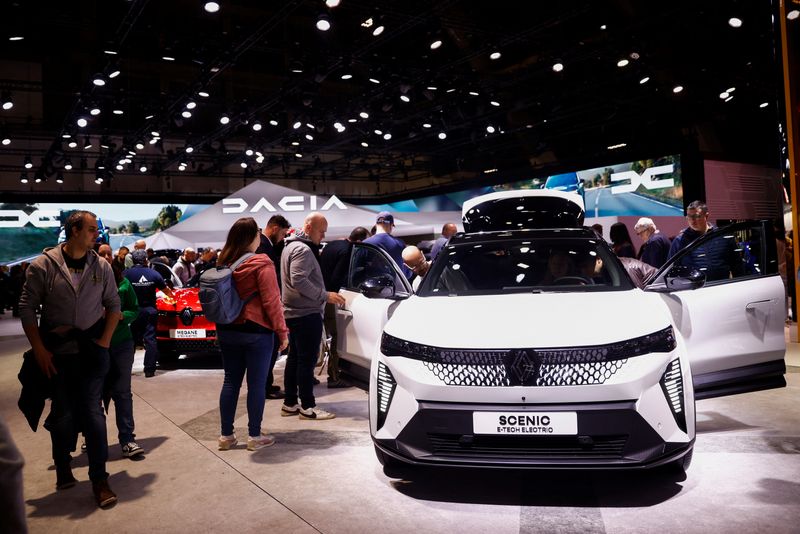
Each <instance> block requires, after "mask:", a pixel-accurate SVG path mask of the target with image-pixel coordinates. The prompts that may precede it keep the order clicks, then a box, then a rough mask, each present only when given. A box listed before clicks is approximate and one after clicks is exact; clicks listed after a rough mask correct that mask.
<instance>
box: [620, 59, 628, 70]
mask: <svg viewBox="0 0 800 534" xmlns="http://www.w3.org/2000/svg"><path fill="white" fill-rule="evenodd" d="M629 64H630V61H628V60H627V59H620V60H619V61H617V67H620V68H622V67H627V66H628V65H629Z"/></svg>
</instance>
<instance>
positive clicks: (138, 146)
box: [135, 141, 144, 150]
mask: <svg viewBox="0 0 800 534" xmlns="http://www.w3.org/2000/svg"><path fill="white" fill-rule="evenodd" d="M135 146H136V150H144V143H142V142H141V141H137V142H136V145H135Z"/></svg>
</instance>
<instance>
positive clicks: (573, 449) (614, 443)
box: [428, 434, 628, 460]
mask: <svg viewBox="0 0 800 534" xmlns="http://www.w3.org/2000/svg"><path fill="white" fill-rule="evenodd" d="M465 437H466V438H468V439H465ZM428 440H429V442H430V445H431V449H432V450H431V452H432V453H433V454H434V455H435V456H441V457H450V458H464V459H467V458H476V457H479V458H482V459H486V458H492V457H498V458H503V459H506V458H508V459H515V460H536V459H557V458H564V459H583V458H585V459H592V460H598V459H618V458H622V453H623V450H624V449H625V445H626V443H627V441H628V436H626V435H612V436H547V437H538V436H529V437H528V436H460V435H457V434H428Z"/></svg>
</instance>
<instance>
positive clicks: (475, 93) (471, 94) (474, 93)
mask: <svg viewBox="0 0 800 534" xmlns="http://www.w3.org/2000/svg"><path fill="white" fill-rule="evenodd" d="M469 94H470V96H478V95H479V94H480V93H478V92H477V91H470V92H469Z"/></svg>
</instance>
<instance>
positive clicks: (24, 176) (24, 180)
mask: <svg viewBox="0 0 800 534" xmlns="http://www.w3.org/2000/svg"><path fill="white" fill-rule="evenodd" d="M19 181H20V182H21V183H23V184H27V183H28V173H27V172H23V173H22V174H20V175H19Z"/></svg>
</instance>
